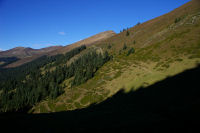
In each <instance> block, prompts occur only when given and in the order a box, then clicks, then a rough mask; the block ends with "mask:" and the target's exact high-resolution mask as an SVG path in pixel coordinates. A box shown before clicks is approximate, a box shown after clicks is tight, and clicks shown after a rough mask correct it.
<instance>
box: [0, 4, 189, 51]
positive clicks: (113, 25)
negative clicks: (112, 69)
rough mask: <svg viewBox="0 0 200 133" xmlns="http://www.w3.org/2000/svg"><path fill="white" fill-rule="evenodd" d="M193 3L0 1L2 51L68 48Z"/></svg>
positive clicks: (0, 46)
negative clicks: (56, 46) (11, 49)
mask: <svg viewBox="0 0 200 133" xmlns="http://www.w3.org/2000/svg"><path fill="white" fill-rule="evenodd" d="M188 1H189V0H0V49H3V50H7V49H10V48H13V47H18V46H23V47H32V48H42V47H47V46H52V45H67V44H71V43H73V42H76V41H79V40H81V39H84V38H86V37H89V36H91V35H94V34H97V33H99V32H102V31H106V30H114V31H115V32H117V33H118V32H119V31H120V30H122V29H123V28H127V27H132V26H134V25H135V24H136V23H137V22H145V21H147V20H150V19H152V18H155V17H157V16H160V15H163V14H165V13H167V12H169V11H172V10H173V9H175V8H177V7H179V6H181V5H182V4H184V3H186V2H188Z"/></svg>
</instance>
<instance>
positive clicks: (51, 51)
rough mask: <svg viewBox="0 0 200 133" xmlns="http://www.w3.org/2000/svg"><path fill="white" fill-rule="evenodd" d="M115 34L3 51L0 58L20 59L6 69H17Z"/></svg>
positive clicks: (107, 32) (104, 33) (112, 32)
mask: <svg viewBox="0 0 200 133" xmlns="http://www.w3.org/2000/svg"><path fill="white" fill-rule="evenodd" d="M115 34H116V33H115V32H114V31H105V32H101V33H99V34H96V35H94V36H91V37H89V38H86V39H83V40H81V41H78V42H76V43H73V44H71V45H67V46H52V47H47V48H42V49H33V48H25V47H16V48H13V49H10V50H6V51H1V52H0V58H6V57H16V58H19V60H17V61H16V62H13V63H11V64H9V65H6V66H5V67H6V68H9V67H17V66H20V65H22V64H24V63H27V62H30V61H32V60H34V59H37V58H39V57H41V56H44V55H48V56H51V55H56V54H64V53H66V52H68V51H70V50H71V49H73V48H76V47H79V46H81V45H86V46H89V45H91V44H94V43H96V42H99V41H103V40H105V39H107V38H109V37H111V36H114V35H115Z"/></svg>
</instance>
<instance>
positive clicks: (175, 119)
mask: <svg viewBox="0 0 200 133" xmlns="http://www.w3.org/2000/svg"><path fill="white" fill-rule="evenodd" d="M199 83H200V67H197V68H195V69H192V70H187V71H185V72H183V73H181V74H179V75H176V76H174V77H169V78H167V79H165V80H163V81H160V82H158V83H156V84H154V85H152V86H149V87H147V88H140V89H139V90H138V91H135V92H130V93H128V94H125V93H123V92H122V91H120V92H118V93H117V94H116V95H114V96H113V97H111V98H109V99H108V100H106V101H104V102H102V103H100V104H98V105H92V106H90V107H88V108H86V109H81V110H76V111H67V112H58V113H50V114H37V115H36V114H29V115H28V114H19V113H18V114H1V115H0V121H1V124H0V125H1V130H3V129H4V130H5V131H8V132H9V131H15V132H16V131H20V132H34V133H35V132H44V133H45V132H46V133H54V132H63V131H64V132H70V133H71V132H75V133H77V132H95V133H98V132H154V133H157V132H158V133H160V132H162V133H163V132H166V133H167V132H170V133H174V132H188V133H191V132H196V130H199V128H198V126H199V118H200V115H199V114H200V87H199V86H200V85H199Z"/></svg>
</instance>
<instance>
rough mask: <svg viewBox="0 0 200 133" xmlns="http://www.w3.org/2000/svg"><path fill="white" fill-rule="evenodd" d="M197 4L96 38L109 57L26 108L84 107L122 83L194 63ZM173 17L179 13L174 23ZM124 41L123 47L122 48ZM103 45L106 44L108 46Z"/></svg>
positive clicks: (145, 81) (198, 47)
mask: <svg viewBox="0 0 200 133" xmlns="http://www.w3.org/2000/svg"><path fill="white" fill-rule="evenodd" d="M199 4H200V2H199V1H198V0H193V1H191V2H189V3H187V4H185V5H183V6H182V7H180V8H178V9H175V10H174V11H172V12H170V13H168V14H165V15H163V16H160V17H158V18H155V19H153V20H150V21H148V22H145V23H143V24H140V25H138V26H135V27H133V28H131V29H129V30H128V31H129V32H130V35H129V36H126V31H125V32H122V33H120V34H117V35H115V36H113V37H111V38H109V39H107V40H105V41H103V42H98V43H96V44H95V46H96V47H101V48H102V49H104V50H108V51H109V53H110V54H112V55H113V57H114V58H113V60H112V61H110V62H108V63H106V64H105V65H104V66H103V67H102V68H101V69H100V70H98V72H97V73H96V75H95V77H94V78H92V79H91V80H89V81H88V82H86V83H85V84H82V85H80V86H78V87H75V88H69V87H66V89H65V90H66V93H64V94H63V95H61V96H60V97H58V98H57V99H56V100H54V101H51V100H48V99H47V100H45V101H43V102H41V103H39V104H38V105H36V106H35V107H34V108H33V109H32V110H31V111H33V112H34V113H40V112H57V111H63V110H74V109H77V108H83V107H86V106H88V105H90V104H91V103H95V102H101V101H103V100H105V99H106V98H107V97H109V96H112V95H113V94H115V93H116V92H117V91H119V90H120V89H122V88H123V89H125V90H126V91H129V90H130V89H137V88H139V87H141V86H149V85H152V84H153V83H155V82H157V81H160V80H162V79H164V78H166V77H168V76H172V75H176V74H178V73H180V72H182V71H184V70H186V69H190V68H192V67H195V66H196V64H198V63H199V62H200V7H199ZM176 18H180V21H179V22H177V23H175V19H176ZM134 41H135V42H136V43H134ZM124 44H126V45H127V47H128V48H127V50H122V48H123V45H124ZM108 45H111V48H110V49H108ZM130 47H134V48H135V53H134V54H132V55H130V56H126V54H127V52H128V49H130ZM119 53H120V54H119ZM65 82H66V83H67V82H69V81H65Z"/></svg>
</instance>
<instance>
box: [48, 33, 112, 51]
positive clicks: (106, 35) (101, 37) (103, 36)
mask: <svg viewBox="0 0 200 133" xmlns="http://www.w3.org/2000/svg"><path fill="white" fill-rule="evenodd" d="M114 35H116V33H115V32H114V31H105V32H101V33H99V34H96V35H94V36H91V37H89V38H86V39H83V40H81V41H78V42H76V43H73V44H71V45H67V46H65V47H63V48H62V49H58V50H55V51H54V52H51V53H49V55H56V54H63V53H66V52H68V51H69V50H71V49H73V48H76V47H79V46H81V45H85V46H90V45H92V44H94V43H96V42H101V41H103V40H105V39H108V38H110V37H112V36H114Z"/></svg>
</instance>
